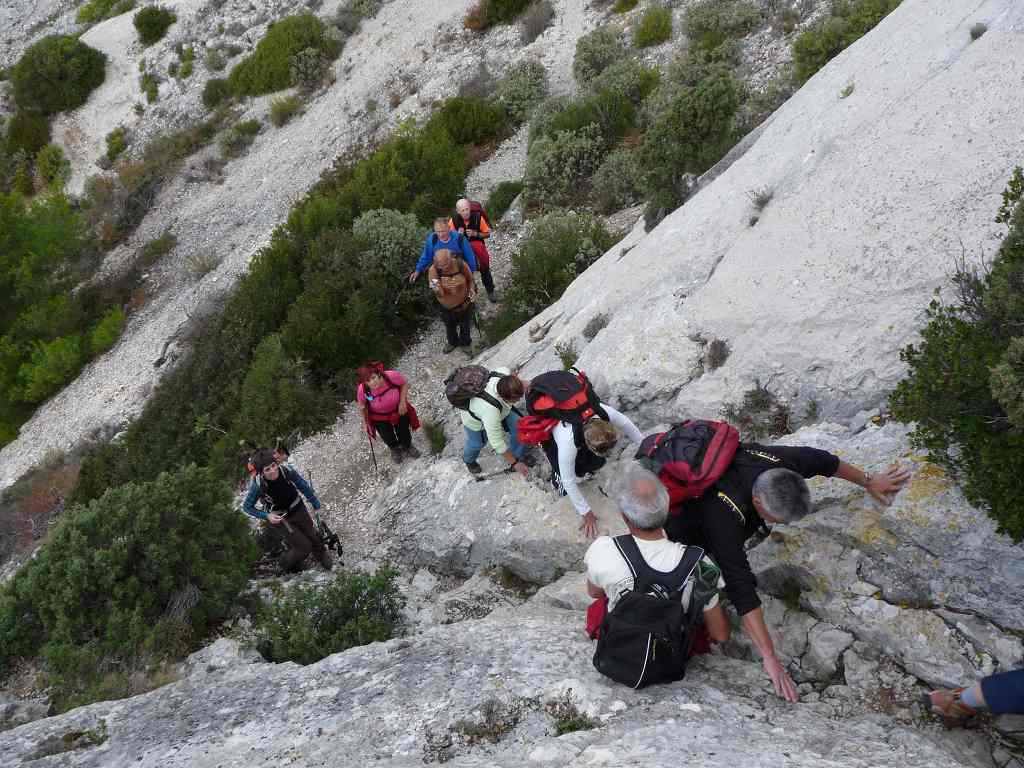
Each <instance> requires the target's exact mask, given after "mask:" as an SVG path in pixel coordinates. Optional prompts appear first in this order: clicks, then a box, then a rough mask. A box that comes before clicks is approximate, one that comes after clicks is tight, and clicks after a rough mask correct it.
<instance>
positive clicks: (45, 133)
mask: <svg viewBox="0 0 1024 768" xmlns="http://www.w3.org/2000/svg"><path fill="white" fill-rule="evenodd" d="M49 142H50V121H49V120H47V119H46V117H45V116H44V115H41V114H39V113H38V112H25V111H21V112H16V113H15V114H14V116H13V117H11V119H10V120H8V121H7V141H6V145H7V153H8V154H10V155H13V154H15V153H16V152H24V153H26V154H28V155H35V154H36V152H38V151H39V150H40V149H42V148H43V147H45V146H46V145H47V144H48V143H49Z"/></svg>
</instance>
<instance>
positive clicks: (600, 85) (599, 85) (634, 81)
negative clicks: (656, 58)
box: [590, 59, 661, 106]
mask: <svg viewBox="0 0 1024 768" xmlns="http://www.w3.org/2000/svg"><path fill="white" fill-rule="evenodd" d="M660 79H661V76H660V74H659V73H658V70H657V69H648V68H647V67H645V66H643V65H642V64H640V63H639V62H637V61H634V60H633V59H622V60H620V61H616V62H615V63H614V64H611V65H609V66H608V67H606V68H605V70H604V71H603V72H602V73H601V74H600V75H598V76H597V77H595V78H594V79H593V80H592V81H591V83H590V89H591V90H592V91H593V92H594V93H600V92H602V91H605V92H608V93H615V94H619V95H622V96H625V97H626V98H627V99H629V100H630V102H631V103H632V104H633V105H634V106H640V104H641V102H643V100H644V99H646V98H647V96H648V95H649V94H650V93H651V92H652V91H653V90H654V89H655V88H657V87H658V83H659V81H660Z"/></svg>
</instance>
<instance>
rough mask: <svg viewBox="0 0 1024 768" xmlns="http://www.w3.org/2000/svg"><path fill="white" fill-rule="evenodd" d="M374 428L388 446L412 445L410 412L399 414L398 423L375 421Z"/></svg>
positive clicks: (406, 446)
mask: <svg viewBox="0 0 1024 768" xmlns="http://www.w3.org/2000/svg"><path fill="white" fill-rule="evenodd" d="M373 428H374V430H375V431H376V432H377V434H378V435H380V439H381V440H383V441H384V444H385V445H386V446H387V447H388V448H408V447H409V446H410V445H412V432H410V431H409V414H408V413H407V414H405V415H404V416H399V417H398V423H397V424H392V423H391V422H390V421H374V422H373Z"/></svg>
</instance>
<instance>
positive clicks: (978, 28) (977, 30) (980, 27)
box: [971, 21, 988, 43]
mask: <svg viewBox="0 0 1024 768" xmlns="http://www.w3.org/2000/svg"><path fill="white" fill-rule="evenodd" d="M986 32H988V25H987V24H983V23H982V22H980V21H979V22H977V23H975V24H972V25H971V42H972V43H973V42H975V41H976V40H978V39H980V38H981V36H982V35H984V34H985V33H986Z"/></svg>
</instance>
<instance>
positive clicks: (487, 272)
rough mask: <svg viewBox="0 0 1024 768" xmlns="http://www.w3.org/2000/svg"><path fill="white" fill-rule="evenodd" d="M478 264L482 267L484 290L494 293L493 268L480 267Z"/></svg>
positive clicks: (481, 276) (481, 277)
mask: <svg viewBox="0 0 1024 768" xmlns="http://www.w3.org/2000/svg"><path fill="white" fill-rule="evenodd" d="M477 266H478V267H479V269H480V280H481V281H482V282H483V284H484V290H485V291H487V293H488V294H492V293H494V278H493V277H491V268H490V267H480V266H479V265H477Z"/></svg>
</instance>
